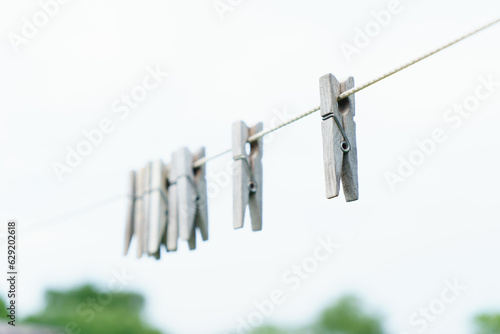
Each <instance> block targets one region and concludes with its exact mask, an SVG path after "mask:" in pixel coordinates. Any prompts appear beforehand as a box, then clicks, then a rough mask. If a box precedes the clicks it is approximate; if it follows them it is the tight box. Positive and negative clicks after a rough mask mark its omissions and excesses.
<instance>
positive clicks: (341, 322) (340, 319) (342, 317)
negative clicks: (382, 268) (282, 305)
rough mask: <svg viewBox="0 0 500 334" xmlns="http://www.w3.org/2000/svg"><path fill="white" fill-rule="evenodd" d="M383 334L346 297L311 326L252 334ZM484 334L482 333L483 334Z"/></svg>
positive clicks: (268, 328)
mask: <svg viewBox="0 0 500 334" xmlns="http://www.w3.org/2000/svg"><path fill="white" fill-rule="evenodd" d="M285 333H286V334H292V333H293V334H383V333H384V330H383V327H382V321H381V319H380V318H379V317H378V316H375V315H370V314H367V313H366V312H365V311H364V310H363V307H362V305H361V302H360V301H359V300H358V299H357V298H355V297H353V296H346V297H344V298H342V299H340V300H339V301H338V302H337V303H335V304H333V305H332V306H330V307H327V308H326V309H325V310H324V311H323V312H322V313H321V315H320V316H319V318H318V320H317V321H316V322H315V323H313V324H312V325H310V326H305V327H303V328H295V329H286V330H285V329H281V328H278V327H274V326H269V325H265V326H262V327H259V328H257V329H255V330H253V331H252V333H251V334H285ZM481 334H482V333H481Z"/></svg>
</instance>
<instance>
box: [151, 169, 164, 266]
mask: <svg viewBox="0 0 500 334" xmlns="http://www.w3.org/2000/svg"><path fill="white" fill-rule="evenodd" d="M165 177H166V175H165V168H164V165H163V162H162V161H161V160H157V161H155V162H153V163H152V164H151V187H152V189H151V191H150V195H149V202H150V205H149V207H150V213H149V238H148V253H149V255H153V256H156V257H158V256H159V251H160V244H161V241H162V239H163V234H164V233H165V229H166V225H167V214H166V211H167V201H168V199H167V196H168V195H167V189H166V179H165Z"/></svg>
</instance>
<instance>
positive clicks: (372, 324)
mask: <svg viewBox="0 0 500 334" xmlns="http://www.w3.org/2000/svg"><path fill="white" fill-rule="evenodd" d="M315 328H317V330H316V331H315V332H316V333H344V334H382V333H384V331H383V330H382V321H381V319H380V318H379V317H378V316H374V315H370V314H367V313H366V312H365V311H364V310H363V308H362V305H361V302H360V301H359V300H358V299H356V298H355V297H352V296H349V297H344V298H342V299H341V300H340V301H339V302H338V303H337V304H335V305H333V306H331V307H328V308H327V309H326V310H324V311H323V313H322V314H321V316H320V317H319V319H318V321H317V324H315Z"/></svg>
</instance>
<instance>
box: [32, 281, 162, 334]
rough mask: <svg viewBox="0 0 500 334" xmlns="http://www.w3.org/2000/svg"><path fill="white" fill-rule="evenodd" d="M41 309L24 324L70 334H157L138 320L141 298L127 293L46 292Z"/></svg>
mask: <svg viewBox="0 0 500 334" xmlns="http://www.w3.org/2000/svg"><path fill="white" fill-rule="evenodd" d="M45 299H46V305H45V308H44V309H43V310H42V311H41V312H39V313H38V314H35V315H32V316H30V317H28V318H26V319H24V321H23V322H24V323H31V324H40V325H51V326H56V327H59V328H61V329H63V330H65V331H66V333H72V334H86V333H92V334H161V332H160V331H159V330H156V329H153V328H152V327H151V326H149V325H148V324H146V323H145V322H144V320H143V319H142V317H141V313H142V310H143V307H144V297H142V296H141V295H139V294H136V293H130V292H110V291H108V290H106V291H99V290H98V289H97V288H95V287H93V286H91V285H84V286H81V287H78V288H75V289H71V290H68V291H55V290H49V291H47V292H46V295H45Z"/></svg>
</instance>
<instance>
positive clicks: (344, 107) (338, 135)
mask: <svg viewBox="0 0 500 334" xmlns="http://www.w3.org/2000/svg"><path fill="white" fill-rule="evenodd" d="M319 82H320V95H321V117H322V118H323V122H321V130H322V134H323V162H324V168H325V182H326V197H327V198H333V197H337V196H338V195H339V190H340V180H342V186H343V189H344V195H345V198H346V201H347V202H351V201H356V200H357V199H358V198H359V191H358V157H357V146H356V123H355V122H354V115H355V110H354V94H352V95H350V96H349V97H347V98H345V99H343V100H340V101H337V100H338V97H339V95H340V94H341V93H343V92H344V91H346V90H348V89H351V88H353V87H354V78H353V77H350V78H348V79H347V80H346V81H344V82H342V83H339V82H338V81H337V79H336V78H335V76H333V75H332V74H326V75H324V76H322V77H321V78H320V80H319Z"/></svg>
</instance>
